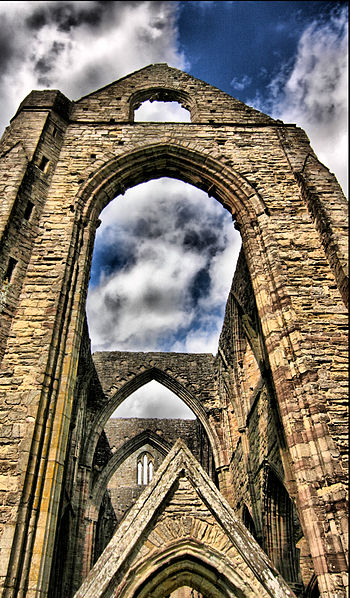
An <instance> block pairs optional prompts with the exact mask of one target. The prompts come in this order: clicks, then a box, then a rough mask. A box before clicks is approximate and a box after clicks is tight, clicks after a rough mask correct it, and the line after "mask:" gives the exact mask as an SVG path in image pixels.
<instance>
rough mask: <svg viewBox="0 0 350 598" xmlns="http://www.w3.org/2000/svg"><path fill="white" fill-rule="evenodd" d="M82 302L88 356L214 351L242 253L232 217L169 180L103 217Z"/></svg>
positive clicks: (120, 202)
mask: <svg viewBox="0 0 350 598" xmlns="http://www.w3.org/2000/svg"><path fill="white" fill-rule="evenodd" d="M101 220H102V224H101V226H100V227H99V228H98V230H97V234H96V242H95V250H94V255H93V261H92V269H91V281H90V288H89V294H88V300H87V315H88V322H89V331H90V336H91V339H92V350H93V351H94V350H128V351H176V352H194V353H206V352H211V353H213V354H215V353H216V351H217V346H218V339H219V334H220V331H221V326H222V321H223V316H224V310H225V303H226V299H227V296H228V292H229V289H230V286H231V282H232V277H233V273H234V269H235V264H236V261H237V257H238V253H239V249H240V244H241V241H240V235H239V233H238V231H236V230H235V229H234V227H233V224H232V219H231V216H230V214H229V213H228V212H227V211H226V210H224V209H223V208H222V206H220V204H219V203H217V202H216V201H215V200H213V199H211V200H210V201H209V200H208V196H207V194H206V193H205V192H203V191H200V190H199V189H197V188H195V187H192V186H190V185H188V184H185V183H183V182H181V181H177V180H174V179H165V178H162V179H159V180H153V181H149V182H148V183H146V184H144V185H139V186H137V187H134V188H131V189H129V190H128V191H127V192H126V193H125V195H124V196H122V197H118V198H117V199H116V200H114V201H113V202H111V203H110V204H109V205H108V206H107V207H106V208H105V210H104V211H103V212H102V214H101Z"/></svg>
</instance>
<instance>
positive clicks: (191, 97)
mask: <svg viewBox="0 0 350 598" xmlns="http://www.w3.org/2000/svg"><path fill="white" fill-rule="evenodd" d="M147 100H150V101H151V102H154V101H160V102H179V104H181V105H182V106H183V108H186V109H187V110H189V112H190V114H191V121H192V122H193V123H209V124H215V123H224V122H225V123H231V124H232V123H236V124H248V125H249V124H250V125H252V124H258V125H262V124H265V125H266V124H273V123H275V121H274V120H273V119H272V118H271V117H269V116H267V115H266V114H263V113H262V112H259V111H258V110H255V109H253V108H251V107H250V106H246V105H245V104H243V102H240V101H239V100H236V99H235V98H233V97H232V96H230V95H228V94H226V93H225V92H223V91H221V90H220V89H217V88H216V87H213V86H212V85H209V84H208V83H205V82H204V81H201V80H200V79H196V78H195V77H192V76H191V75H188V74H187V73H184V72H183V71H180V70H178V69H176V68H173V67H169V66H168V65H167V64H151V65H149V66H147V67H144V68H142V69H140V70H138V71H136V72H134V73H131V74H130V75H127V76H126V77H123V78H122V79H119V80H117V81H114V82H113V83H110V84H109V85H107V86H106V87H103V88H101V89H98V90H97V91H94V92H93V93H91V94H89V95H87V96H84V97H83V98H81V99H80V100H78V101H77V102H75V103H74V106H73V108H72V114H71V118H72V119H73V120H79V121H81V120H85V121H88V120H89V119H91V118H94V119H95V120H96V119H97V118H98V119H101V120H104V121H106V122H109V121H111V116H112V122H118V121H119V122H120V121H123V122H130V121H131V122H133V120H134V111H135V110H137V108H138V107H139V106H140V105H141V104H142V103H143V102H145V101H147Z"/></svg>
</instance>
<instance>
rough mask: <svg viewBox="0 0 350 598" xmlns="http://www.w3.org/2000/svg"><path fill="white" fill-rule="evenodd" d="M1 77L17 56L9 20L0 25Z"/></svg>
mask: <svg viewBox="0 0 350 598" xmlns="http://www.w3.org/2000/svg"><path fill="white" fill-rule="evenodd" d="M0 56H1V60H0V77H1V75H2V74H3V73H6V71H7V69H8V68H9V65H10V63H11V60H12V59H13V58H14V57H15V56H16V42H15V37H14V36H13V34H12V31H11V29H9V28H8V23H7V20H6V19H5V20H4V21H2V22H1V25H0Z"/></svg>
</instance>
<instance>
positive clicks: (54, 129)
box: [52, 125, 57, 137]
mask: <svg viewBox="0 0 350 598" xmlns="http://www.w3.org/2000/svg"><path fill="white" fill-rule="evenodd" d="M56 135H57V127H56V126H55V125H52V137H56Z"/></svg>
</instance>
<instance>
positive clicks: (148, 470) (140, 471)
mask: <svg viewBox="0 0 350 598" xmlns="http://www.w3.org/2000/svg"><path fill="white" fill-rule="evenodd" d="M152 477H153V455H151V453H142V454H141V455H139V457H138V459H137V484H138V486H147V484H149V483H150V482H151V480H152Z"/></svg>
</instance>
